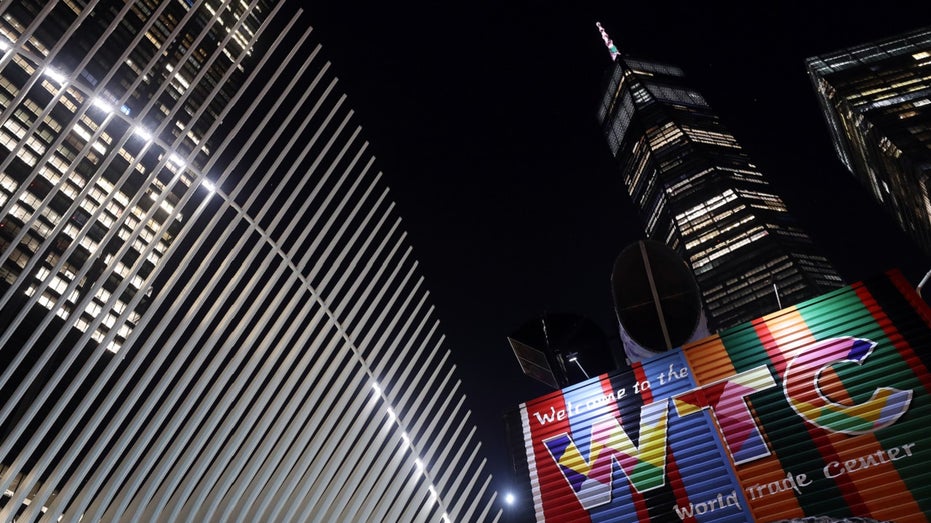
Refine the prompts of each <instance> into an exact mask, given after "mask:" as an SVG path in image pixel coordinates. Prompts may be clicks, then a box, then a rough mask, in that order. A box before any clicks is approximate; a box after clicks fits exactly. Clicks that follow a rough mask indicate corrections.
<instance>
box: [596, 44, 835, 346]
mask: <svg viewBox="0 0 931 523" xmlns="http://www.w3.org/2000/svg"><path fill="white" fill-rule="evenodd" d="M602 34H603V35H604V33H602ZM604 36H605V41H606V43H608V45H609V49H611V51H612V57H613V58H614V64H613V67H612V68H611V70H610V73H609V75H608V80H607V87H606V88H605V94H604V98H603V100H602V103H601V107H600V110H599V112H598V118H599V121H600V122H601V125H602V130H603V133H604V135H605V137H606V138H607V141H608V146H609V147H610V149H611V153H612V155H613V156H614V157H615V158H616V159H617V162H618V166H619V168H620V174H621V176H622V179H623V181H624V184H625V186H626V188H627V190H628V192H629V194H630V197H631V198H632V200H633V202H634V204H635V205H636V207H637V208H638V209H639V213H640V216H641V218H642V219H643V222H644V225H645V232H646V236H647V238H650V239H653V240H657V241H660V242H663V243H665V244H666V245H668V246H669V247H671V248H672V249H673V250H675V251H676V252H678V253H679V254H680V255H681V256H682V257H683V259H684V260H685V262H686V263H687V264H688V265H689V266H690V267H691V269H692V272H693V273H694V275H695V279H696V281H697V283H698V286H699V289H700V291H701V296H702V300H703V303H704V306H705V309H706V313H707V315H708V323H709V327H710V328H711V329H718V328H722V327H729V326H733V325H736V324H738V323H742V322H745V321H749V320H752V319H754V318H758V317H760V316H762V315H764V314H766V313H769V312H772V311H775V310H778V309H779V308H781V307H784V306H787V305H791V304H794V303H798V302H800V301H803V300H805V299H808V298H812V297H815V296H818V295H819V294H822V293H823V292H825V291H827V290H829V289H833V288H836V287H838V286H840V285H841V284H842V282H841V278H840V277H839V276H838V274H837V272H836V271H835V270H834V269H833V268H832V267H831V265H830V264H829V263H828V261H827V260H826V259H825V258H824V257H823V256H822V255H820V254H818V252H817V250H816V249H815V247H814V245H813V244H812V241H811V239H810V238H809V236H808V235H807V234H806V233H805V232H804V231H803V230H802V229H800V227H799V226H798V224H797V223H796V222H795V220H794V219H793V218H792V216H791V215H790V214H789V212H788V210H787V209H786V206H785V204H784V203H783V201H782V199H781V198H779V196H777V195H776V194H774V193H773V190H772V188H771V187H770V185H769V183H768V182H767V181H766V179H765V178H764V177H763V175H762V174H761V173H760V171H759V170H758V169H757V168H756V166H754V165H753V163H751V161H750V159H749V158H748V157H747V155H746V154H745V153H744V151H743V149H742V148H741V147H740V145H739V144H738V143H737V140H736V139H735V138H734V136H733V135H731V133H730V132H728V130H727V129H726V128H725V127H724V126H723V125H722V124H721V121H720V119H719V118H718V116H717V115H716V114H715V113H714V112H713V111H712V110H711V108H710V107H709V106H708V103H707V102H706V101H705V99H704V98H703V97H702V95H701V94H700V93H699V92H698V91H696V90H695V89H693V88H692V87H691V86H689V85H688V83H687V82H686V79H685V77H684V74H683V72H682V70H681V69H680V68H678V67H675V66H672V65H668V64H663V63H658V62H654V61H645V60H635V59H633V58H629V57H624V56H622V55H621V54H619V53H617V50H616V49H615V48H614V46H613V44H611V42H610V40H608V38H607V35H604Z"/></svg>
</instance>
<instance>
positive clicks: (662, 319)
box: [611, 240, 701, 352]
mask: <svg viewBox="0 0 931 523" xmlns="http://www.w3.org/2000/svg"><path fill="white" fill-rule="evenodd" d="M611 290H612V292H613V295H614V309H615V312H616V313H617V319H618V321H619V322H620V323H621V326H622V327H623V328H624V330H626V331H627V334H628V335H629V336H630V337H631V339H633V340H634V341H635V342H636V343H637V344H639V345H641V346H642V347H644V348H646V349H649V350H652V351H656V352H662V351H665V350H669V349H672V348H674V347H679V346H681V345H682V344H683V343H685V342H687V341H688V340H689V338H690V337H691V336H692V334H693V333H694V332H695V328H696V327H697V326H698V322H699V318H700V313H701V296H700V294H699V291H698V285H697V284H696V283H695V279H694V277H693V276H692V271H691V270H690V269H689V268H688V266H687V265H686V264H685V262H684V261H682V258H680V257H679V255H678V254H676V252H675V251H673V250H672V249H670V248H669V247H667V246H666V245H664V244H662V243H660V242H657V241H654V240H642V241H639V242H637V243H635V244H632V245H630V246H628V247H627V248H625V249H624V250H623V251H621V254H620V255H619V256H618V257H617V259H616V260H615V261H614V270H613V271H612V273H611Z"/></svg>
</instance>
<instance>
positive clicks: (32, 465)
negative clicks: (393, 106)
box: [0, 0, 500, 521]
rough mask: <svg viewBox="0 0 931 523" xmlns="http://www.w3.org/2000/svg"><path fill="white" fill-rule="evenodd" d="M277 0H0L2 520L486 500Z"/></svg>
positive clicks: (351, 509)
mask: <svg viewBox="0 0 931 523" xmlns="http://www.w3.org/2000/svg"><path fill="white" fill-rule="evenodd" d="M297 7H298V6H297V5H290V3H288V2H275V1H272V0H249V1H245V0H240V1H233V0H183V1H176V0H171V1H169V0H162V1H155V0H130V1H125V2H124V1H116V0H99V1H96V0H89V1H71V0H65V1H62V2H53V1H40V0H18V1H16V2H4V3H3V4H2V5H0V145H2V147H0V206H2V209H0V256H2V257H0V362H2V365H0V391H2V394H3V397H4V401H3V402H2V405H0V493H3V494H2V499H0V520H3V521H10V520H12V519H14V518H15V519H17V520H18V521H36V520H43V521H57V520H59V518H64V519H63V520H67V521H78V520H84V521H100V520H104V521H140V520H141V521H155V520H160V521H214V520H215V521H291V520H312V521H483V520H492V519H496V518H497V517H498V516H500V510H499V509H496V508H495V504H496V493H495V492H494V489H493V488H492V487H491V477H490V475H489V473H488V472H487V468H486V463H485V460H484V458H483V456H482V449H481V445H480V443H479V442H478V441H477V438H476V430H475V427H474V426H473V425H472V423H471V421H470V412H469V410H468V407H467V406H466V402H465V396H464V394H463V393H462V390H461V388H460V382H459V380H458V379H457V377H456V373H455V365H454V364H453V363H452V361H451V355H450V352H449V351H448V350H447V349H446V348H444V346H443V336H442V335H441V334H440V332H439V329H438V322H437V319H436V318H435V316H434V312H433V307H432V306H431V304H430V301H429V297H428V293H427V291H426V290H425V289H424V286H423V279H422V277H421V276H420V275H419V274H418V268H417V263H416V261H415V260H414V258H413V256H412V253H411V247H410V246H409V245H408V243H407V241H406V238H405V233H404V232H403V230H402V229H401V228H400V224H399V218H398V216H397V214H396V212H395V209H394V204H393V203H392V202H391V200H390V198H389V196H388V190H387V188H386V187H385V184H384V182H383V181H382V180H381V175H380V173H378V172H377V169H376V168H375V167H374V165H373V162H374V159H373V157H372V152H371V150H370V148H369V147H368V144H367V142H365V140H364V139H363V138H362V137H361V133H360V128H359V126H358V123H357V118H356V117H355V115H354V114H353V112H352V111H351V110H350V109H349V108H348V106H347V103H346V101H345V96H344V95H341V94H340V92H339V87H338V82H337V79H336V77H335V76H334V74H333V73H332V71H331V69H330V67H329V63H327V62H326V61H325V60H324V59H323V58H322V56H321V51H320V46H319V45H318V44H317V43H316V42H315V38H314V35H313V34H311V30H310V26H309V22H308V20H307V16H306V14H304V13H302V12H301V11H300V10H299V9H298V8H297Z"/></svg>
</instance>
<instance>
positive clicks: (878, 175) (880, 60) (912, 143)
mask: <svg viewBox="0 0 931 523" xmlns="http://www.w3.org/2000/svg"><path fill="white" fill-rule="evenodd" d="M806 64H807V67H808V74H809V77H810V78H811V81H812V83H813V84H814V88H815V91H816V92H817V94H818V100H819V102H820V104H821V109H822V112H823V113H824V117H825V119H826V120H827V122H828V128H829V129H830V131H831V137H832V139H833V141H834V148H835V150H836V152H837V156H838V157H839V158H840V160H841V161H842V162H843V163H844V165H845V166H846V167H847V169H849V170H850V172H851V173H853V175H854V176H855V177H856V178H857V179H858V180H859V181H860V183H861V184H862V185H863V186H864V187H866V188H867V189H868V190H869V191H870V193H871V194H872V195H873V198H874V199H875V200H876V201H877V202H878V203H879V204H880V205H881V206H882V207H883V208H884V209H885V210H886V211H887V212H888V213H889V214H890V215H891V216H892V217H893V219H894V220H895V221H896V222H897V223H898V225H899V227H901V228H902V230H903V231H905V233H906V234H908V235H909V236H910V237H911V238H912V239H913V240H914V241H915V242H916V244H917V245H918V246H919V247H921V248H922V249H923V250H924V252H925V253H928V254H931V28H924V29H920V30H917V31H913V32H911V33H908V34H904V35H900V36H895V37H892V38H888V39H885V40H882V41H878V42H873V43H869V44H863V45H859V46H856V47H851V48H849V49H844V50H841V51H836V52H832V53H827V54H824V55H819V56H815V57H811V58H808V59H807V60H806Z"/></svg>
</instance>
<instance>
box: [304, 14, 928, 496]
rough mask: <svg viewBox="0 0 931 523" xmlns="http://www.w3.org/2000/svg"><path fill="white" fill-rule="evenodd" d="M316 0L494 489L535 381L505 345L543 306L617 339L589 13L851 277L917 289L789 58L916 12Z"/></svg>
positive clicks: (912, 251)
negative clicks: (655, 68) (671, 78)
mask: <svg viewBox="0 0 931 523" xmlns="http://www.w3.org/2000/svg"><path fill="white" fill-rule="evenodd" d="M315 4H317V5H315V6H314V7H311V8H309V12H310V14H311V19H312V20H313V22H312V23H314V24H315V29H316V33H317V37H318V38H319V40H320V41H321V42H322V43H323V44H324V49H325V52H326V56H327V57H328V58H329V59H330V60H331V61H332V62H333V67H334V68H335V70H336V74H337V76H339V78H340V80H341V84H342V89H343V91H344V92H346V93H347V94H348V95H349V101H350V104H351V106H352V107H353V108H355V110H356V111H357V113H358V114H359V117H360V121H361V122H362V125H363V128H364V130H365V131H364V132H365V135H366V137H367V138H368V139H369V140H370V141H371V142H372V143H373V145H374V149H373V150H374V153H375V155H376V157H377V159H378V165H379V167H380V168H381V170H382V171H384V173H385V176H386V178H387V180H388V184H389V185H390V186H391V188H392V195H393V198H394V199H395V200H396V201H397V202H398V205H399V212H400V214H401V216H402V217H403V218H404V225H405V228H406V229H407V230H408V232H409V233H410V240H411V242H412V244H413V246H414V253H415V255H416V257H417V258H418V259H419V260H420V261H421V270H422V272H423V274H424V275H425V277H426V286H427V288H428V289H430V290H431V294H432V300H433V302H434V303H435V304H436V305H437V310H438V312H437V314H438V317H439V318H440V321H441V325H442V328H443V330H444V331H445V333H446V334H447V336H448V337H447V344H446V346H447V347H448V348H450V349H451V350H452V351H453V352H454V354H455V360H456V361H457V362H458V363H459V365H460V368H461V371H462V372H461V375H462V378H463V381H464V384H463V386H464V390H465V391H466V393H467V394H468V395H469V397H470V398H471V402H470V406H471V407H472V409H473V411H474V412H473V414H474V415H475V418H476V422H477V423H478V424H479V426H480V435H481V437H482V439H483V441H484V443H485V445H486V447H487V450H488V452H487V454H488V457H489V459H490V460H491V461H492V463H491V464H490V466H491V469H492V471H493V472H494V473H495V475H496V478H497V480H498V481H496V484H495V488H496V489H498V490H499V491H501V492H504V491H506V490H507V489H508V488H509V485H507V477H506V476H507V470H508V464H507V460H508V457H507V454H506V450H505V441H504V440H505V436H504V435H505V432H504V426H503V422H502V419H501V415H502V414H503V413H504V412H505V411H506V410H509V409H511V408H514V407H515V406H516V405H517V404H519V403H521V402H523V401H526V400H529V399H532V398H534V397H536V396H538V395H540V394H543V393H545V392H547V389H546V388H545V387H544V386H542V385H539V384H536V383H535V382H532V381H531V380H530V379H529V378H526V377H524V376H523V375H522V374H521V372H520V368H519V366H518V364H517V362H516V360H515V359H514V356H513V354H512V353H511V350H510V348H509V346H508V344H507V342H506V336H507V335H508V334H509V333H511V332H512V331H514V330H515V329H516V328H517V327H519V326H520V325H521V324H522V323H523V322H525V321H527V320H529V319H531V318H533V317H535V316H539V315H540V314H541V313H543V312H550V313H553V312H570V313H577V314H581V315H583V316H587V317H590V318H592V319H593V320H595V321H596V322H597V323H598V324H599V325H601V326H602V328H603V329H604V330H605V331H606V334H608V335H609V336H616V334H615V327H614V312H613V309H612V301H611V293H610V272H611V267H612V264H613V262H614V259H615V257H616V256H617V255H618V253H619V252H620V251H621V250H622V249H623V248H624V247H625V246H627V245H628V244H629V243H630V242H633V241H636V240H638V239H640V238H641V235H642V232H641V230H642V228H641V225H640V223H639V221H638V220H637V218H636V217H635V215H634V214H633V211H632V210H631V206H630V204H629V202H628V201H627V195H626V193H625V192H624V188H623V186H622V185H621V181H620V178H619V176H617V175H616V171H615V170H613V169H612V160H611V158H610V156H609V152H608V150H607V147H606V145H605V143H604V141H603V139H602V138H601V136H600V134H599V131H598V127H597V124H596V120H595V113H596V109H597V106H598V102H599V99H600V88H601V85H602V81H603V76H604V74H605V71H606V70H607V69H608V67H609V66H610V63H611V62H610V57H609V54H608V52H607V50H606V49H605V47H604V45H603V43H602V41H601V38H600V36H599V34H598V31H597V30H596V28H595V22H596V21H600V22H601V23H602V24H603V25H604V26H605V28H606V29H607V31H608V32H609V33H610V34H611V36H612V38H613V39H614V41H615V43H616V44H617V45H618V47H619V48H620V50H621V52H622V53H625V54H629V55H631V56H639V57H644V58H652V59H656V60H661V61H667V62H670V63H674V64H677V65H679V66H681V67H683V68H684V69H685V72H686V74H687V76H688V77H689V78H691V80H690V82H691V84H692V85H693V86H694V87H695V88H697V89H698V90H699V91H701V92H702V94H703V95H704V96H705V98H706V99H707V100H708V101H709V102H710V104H711V105H712V107H713V108H714V109H715V110H716V111H717V112H718V113H719V114H720V115H721V117H722V120H723V121H724V123H725V125H727V126H728V127H729V128H730V129H731V131H732V132H733V134H734V135H735V136H736V137H737V139H738V141H739V142H740V143H741V144H742V145H743V146H744V147H745V149H746V151H747V153H748V154H749V155H750V157H751V158H752V159H753V161H754V162H755V163H756V165H757V166H758V167H760V168H761V170H762V172H763V173H764V175H766V176H767V177H768V179H769V180H770V181H771V183H772V184H773V186H774V189H775V192H777V193H778V194H780V195H781V196H782V197H783V198H784V199H785V201H786V203H787V205H788V206H789V209H790V211H792V212H793V214H794V215H795V216H796V218H797V219H798V220H799V221H800V222H801V224H802V226H803V228H805V229H807V230H808V232H809V233H810V234H811V235H812V237H813V238H814V240H815V242H816V243H817V244H819V245H820V246H821V247H822V249H823V250H824V252H825V254H826V255H827V256H828V258H829V259H830V260H831V262H833V263H834V265H835V267H837V269H838V270H839V271H840V272H841V275H842V276H843V277H844V278H845V279H846V280H847V281H848V282H852V281H857V280H859V279H862V278H864V277H867V276H870V275H873V274H876V273H878V272H881V271H884V270H886V269H889V268H893V267H899V268H901V269H902V270H903V271H904V272H905V274H906V276H907V277H908V278H909V279H910V280H911V281H912V282H914V283H917V282H918V281H919V280H920V279H921V276H922V275H923V274H924V273H925V272H926V271H927V270H928V269H931V260H929V258H927V257H925V256H923V255H922V254H920V253H919V251H918V250H917V248H916V247H915V246H914V245H913V244H912V243H911V242H910V241H909V240H908V239H906V238H905V236H904V235H903V234H902V233H901V232H899V231H898V229H896V228H895V227H894V226H893V225H892V221H891V220H890V219H889V218H888V217H887V216H885V215H884V214H882V213H881V211H879V210H878V207H877V206H876V204H875V203H873V202H872V200H870V199H869V198H868V197H867V194H866V192H865V191H864V190H863V189H861V188H860V187H859V186H858V185H857V183H856V181H855V180H854V179H853V177H852V176H851V175H850V174H849V173H847V172H846V171H845V170H844V168H843V166H842V165H841V164H840V162H839V160H837V159H836V157H835V156H834V152H833V147H832V145H831V143H830V140H829V136H828V132H827V127H826V125H825V123H824V121H823V120H822V117H821V114H820V112H819V109H818V106H817V101H816V98H815V95H814V92H813V89H812V87H811V84H810V82H809V80H808V78H807V76H806V74H805V69H804V59H805V57H807V56H811V55H814V54H818V53H825V52H829V51H833V50H837V49H840V48H843V47H847V46H851V45H855V44H858V43H864V42H867V41H870V40H874V39H877V38H883V37H886V36H891V35H894V34H896V33H899V32H903V31H907V30H911V29H916V28H919V27H921V26H925V25H929V24H931V9H929V8H928V6H927V3H923V2H909V3H903V2H892V3H882V4H879V3H870V4H863V6H860V4H861V3H860V2H805V3H801V2H798V3H795V2H788V3H787V2H745V3H740V4H730V3H720V2H714V3H713V5H712V3H711V2H695V1H692V2H579V3H571V4H570V3H563V2H561V3H560V4H563V5H562V6H561V7H556V6H551V5H547V3H545V2H539V1H537V2H526V1H511V2H500V3H488V4H476V3H469V2H457V3H455V4H449V3H439V2H423V1H420V0H416V1H414V2H398V3H392V2H382V3H373V4H372V5H368V6H363V5H360V4H359V3H354V2H339V3H337V2H330V1H321V2H315ZM327 4H329V5H327ZM866 5H869V6H870V8H869V9H866V7H865V6H866Z"/></svg>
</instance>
